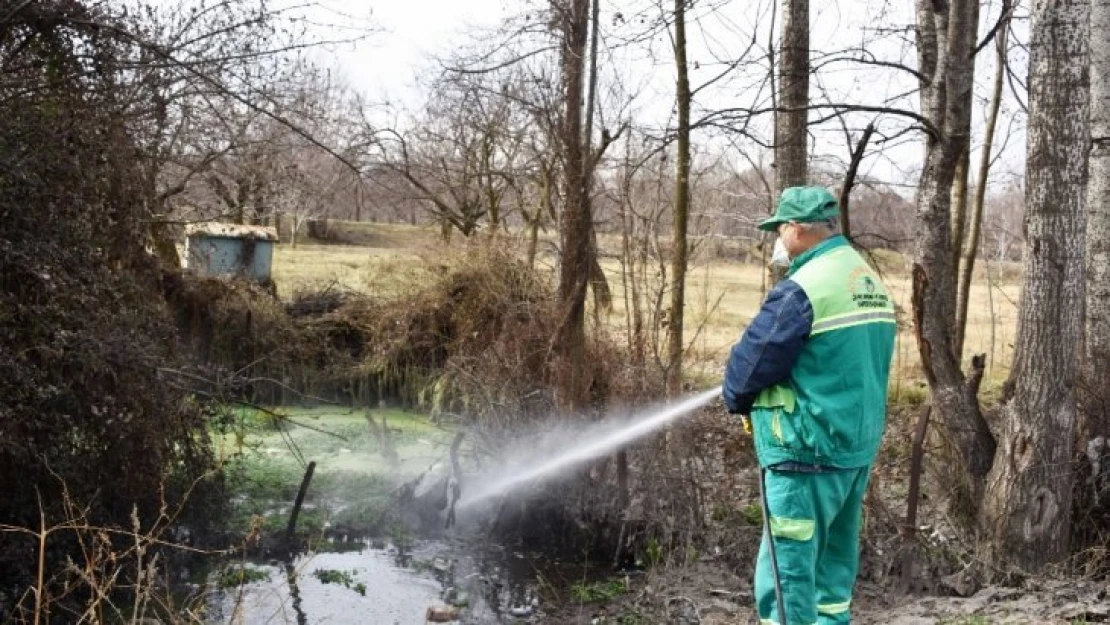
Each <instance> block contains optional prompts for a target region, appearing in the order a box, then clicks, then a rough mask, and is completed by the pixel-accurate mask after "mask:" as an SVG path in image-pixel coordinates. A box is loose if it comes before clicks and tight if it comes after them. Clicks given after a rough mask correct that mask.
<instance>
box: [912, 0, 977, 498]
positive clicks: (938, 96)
mask: <svg viewBox="0 0 1110 625" xmlns="http://www.w3.org/2000/svg"><path fill="white" fill-rule="evenodd" d="M973 5H975V2H974V1H973V0H953V1H952V2H951V3H947V4H945V3H934V2H932V1H931V0H918V2H917V21H918V24H917V32H918V66H919V68H920V71H921V75H922V80H921V109H922V114H923V115H924V116H925V117H926V118H927V119H929V121H930V122H931V124H932V128H933V129H932V131H931V132H930V134H929V137H928V139H927V142H926V152H925V164H924V168H923V169H922V172H921V181H920V183H919V185H918V191H917V198H916V203H917V211H918V216H919V217H920V219H921V224H922V233H921V236H920V237H919V238H918V240H917V245H916V249H915V252H914V257H915V261H914V267H913V312H914V332H915V337H916V339H917V345H918V352H919V353H920V356H921V364H922V368H923V370H924V373H925V378H926V380H927V381H928V383H929V388H930V390H931V391H932V402H933V406H934V407H935V408H936V411H937V413H938V414H937V416H938V417H939V419H938V420H939V422H940V423H941V424H942V425H943V426H944V429H945V430H946V431H947V433H948V435H949V436H948V437H947V440H950V441H951V442H952V444H953V445H954V446H955V448H956V450H957V456H958V457H957V458H954V460H957V461H959V462H962V463H963V466H962V470H963V476H964V477H966V478H969V480H968V482H967V483H965V484H962V486H964V488H961V489H959V491H958V494H959V495H961V496H960V497H957V500H956V501H955V503H956V504H957V505H956V508H957V510H956V511H960V512H962V513H963V516H964V517H965V520H971V519H973V518H974V512H975V507H976V504H977V502H978V500H979V498H980V495H981V493H982V488H983V482H984V480H985V478H986V475H987V473H988V472H989V471H990V466H991V462H992V460H993V458H994V449H995V442H994V438H993V436H992V435H991V432H990V428H989V427H988V426H987V423H986V420H985V419H984V418H983V415H982V412H981V411H980V409H979V402H978V398H976V397H975V396H974V395H972V394H971V393H969V392H968V387H967V386H966V384H965V379H964V374H963V371H962V370H961V368H960V362H959V359H958V358H956V353H955V349H954V340H953V339H954V336H953V333H952V331H951V327H952V320H953V319H954V318H955V309H956V275H955V273H956V272H955V268H954V267H953V266H952V238H951V237H952V232H951V228H952V224H951V218H952V214H951V213H952V183H953V181H954V179H955V175H956V168H957V164H958V162H959V159H960V155H961V154H962V153H963V151H964V149H965V146H966V145H967V144H968V135H967V134H966V129H967V128H969V125H968V124H967V123H965V121H964V120H966V119H969V118H970V116H971V106H970V104H971V102H970V99H969V98H968V97H967V94H968V93H969V92H970V90H971V88H972V78H973V76H972V71H973V65H974V64H973V63H971V62H970V61H969V59H970V58H971V51H972V50H973V48H974V42H975V35H976V26H977V24H976V22H975V21H974V20H972V16H973V15H976V14H977V11H978V8H977V6H973ZM953 477H955V476H953ZM961 500H962V501H961ZM960 504H964V505H965V506H966V508H965V509H963V510H959V509H960V508H962V507H964V505H960Z"/></svg>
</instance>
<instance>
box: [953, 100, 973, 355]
mask: <svg viewBox="0 0 1110 625" xmlns="http://www.w3.org/2000/svg"><path fill="white" fill-rule="evenodd" d="M967 97H968V104H967V106H968V111H970V110H971V92H970V91H968V93H967ZM967 123H968V127H967V129H966V131H963V132H962V133H961V134H965V135H967V136H968V137H969V138H970V137H971V116H970V115H968V117H967ZM970 166H971V145H970V141H969V142H968V145H965V146H964V149H963V153H962V154H960V160H958V161H956V175H955V177H954V179H953V180H952V272H953V273H952V275H954V276H958V275H959V273H960V254H961V252H962V251H963V242H964V228H965V226H966V225H967V191H968V188H967V187H968V184H967V179H968V175H969V174H970V169H971V167H970ZM956 332H957V334H958V333H959V328H957V330H956ZM957 343H958V342H957ZM956 357H957V358H959V357H960V350H958V349H957V350H956Z"/></svg>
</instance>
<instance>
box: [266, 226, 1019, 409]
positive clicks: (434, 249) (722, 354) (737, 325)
mask: <svg viewBox="0 0 1110 625" xmlns="http://www.w3.org/2000/svg"><path fill="white" fill-rule="evenodd" d="M351 227H354V225H353V224H352V225H351ZM357 227H358V228H359V229H364V230H366V231H367V232H368V233H370V236H367V237H366V238H367V239H369V240H370V241H372V243H371V244H367V245H336V244H329V245H318V244H301V245H298V246H297V247H296V248H293V247H292V246H290V245H288V244H282V245H279V246H278V248H277V251H276V254H275V259H274V279H275V281H276V283H277V286H278V293H279V295H280V296H281V297H283V298H288V297H290V296H291V295H292V294H293V293H295V292H296V291H298V290H300V289H306V288H321V287H324V286H327V285H329V284H335V285H336V286H338V287H342V288H346V289H351V290H356V291H362V292H369V293H380V294H382V295H385V296H388V295H389V294H390V292H392V291H394V290H399V289H405V288H408V287H411V286H412V285H413V283H414V282H416V281H419V280H421V279H422V276H426V275H428V274H427V270H428V269H429V268H436V267H442V266H443V265H444V264H446V263H450V262H451V258H452V255H453V254H454V253H455V251H457V250H458V249H459V248H460V247H461V246H462V245H463V243H462V240H461V239H457V240H455V241H453V242H451V243H449V244H445V243H443V242H442V241H441V240H440V239H439V238H438V231H437V230H433V229H429V228H421V227H414V226H405V225H395V224H389V225H385V224H359V225H358V226H357ZM498 244H499V245H510V246H519V248H520V250H521V252H522V253H523V250H524V247H525V246H524V243H523V242H522V241H520V240H519V239H517V238H514V237H511V236H508V237H504V238H502V239H501V240H499V242H498ZM601 245H602V247H603V248H605V247H606V246H607V245H609V242H608V241H606V240H605V239H604V238H602V239H601ZM545 247H546V249H547V251H548V252H549V251H550V249H551V247H550V246H545V245H542V244H541V253H542V252H543V251H544V249H545ZM879 258H880V259H881V265H882V267H883V275H884V278H885V281H886V283H887V285H888V286H889V288H890V289H891V290H892V292H893V293H894V296H895V299H896V301H897V303H898V305H899V306H901V307H902V309H903V311H904V313H905V314H904V318H903V323H902V326H901V331H900V332H899V338H898V346H897V353H896V362H895V369H896V375H895V376H894V381H893V382H892V385H893V387H894V388H893V390H894V391H895V392H896V393H897V395H898V396H899V397H901V398H904V399H909V400H911V401H912V400H914V399H915V398H916V397H920V396H921V393H922V391H921V390H920V380H921V375H920V365H919V362H918V356H917V348H916V345H915V344H914V342H913V336H912V332H911V328H910V323H909V307H910V300H909V296H910V280H909V260H908V259H906V258H904V257H901V256H898V255H895V254H890V253H883V254H882V255H881V256H880V257H879ZM537 264H538V267H539V268H540V270H541V271H545V272H547V273H549V274H551V275H554V271H553V266H552V259H551V258H550V255H548V256H542V257H541V259H540V260H539V261H538V263H537ZM603 267H604V269H605V271H606V272H607V274H608V275H609V279H610V287H611V289H612V292H613V308H612V310H611V311H609V312H608V314H607V315H606V316H605V318H604V322H605V323H606V324H607V325H608V326H609V327H610V328H612V329H613V330H614V331H616V332H620V333H623V332H625V328H626V304H625V298H624V295H623V294H624V284H623V279H622V273H621V269H620V265H619V263H618V262H617V261H615V260H608V261H606V262H604V263H603ZM991 273H992V274H993V275H992V278H991V279H990V280H988V278H987V272H986V271H985V267H984V265H983V263H982V262H981V263H980V269H979V271H978V275H977V277H976V282H975V284H974V286H973V288H972V294H971V302H970V305H969V315H968V316H969V320H968V329H967V348H966V350H965V353H966V354H971V353H986V354H988V355H989V358H988V363H989V364H988V367H989V368H988V372H987V383H986V384H985V385H984V392H985V393H988V394H990V393H992V392H993V391H995V390H997V387H998V386H999V384H1000V382H1001V381H1002V380H1003V379H1005V377H1006V375H1007V374H1008V373H1009V363H1010V360H1011V358H1012V352H1013V342H1014V334H1015V330H1016V325H1017V324H1016V322H1017V301H1018V291H1019V285H1018V279H1017V277H1016V275H1017V273H1016V268H1015V267H1014V266H1013V265H1012V264H1008V265H1006V266H999V265H998V264H997V263H992V264H991ZM999 274H1003V275H1004V276H1005V277H1004V278H1003V279H999V278H998V275H999ZM762 284H763V269H762V268H761V267H758V266H756V265H751V264H743V263H739V262H734V261H726V260H720V259H710V260H705V259H694V261H693V262H692V265H691V268H690V273H689V275H688V281H687V287H686V294H687V298H686V328H685V332H686V336H687V341H688V342H689V343H690V353H689V357H688V362H689V366H690V369H689V373H690V375H691V376H692V377H693V378H695V379H698V380H704V381H705V382H706V383H709V382H710V381H712V380H719V379H720V376H721V373H722V369H723V364H724V361H725V358H726V357H727V354H728V350H729V347H731V345H732V344H733V343H734V342H735V341H736V340H737V338H738V337H739V336H740V333H741V332H742V331H743V328H744V327H745V326H746V325H747V323H748V322H749V321H750V320H751V318H752V316H753V315H754V314H755V313H756V312H757V311H758V309H759V304H760V301H761V299H762ZM664 301H666V300H665V299H664ZM915 396H916V397H915Z"/></svg>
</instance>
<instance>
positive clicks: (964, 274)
mask: <svg viewBox="0 0 1110 625" xmlns="http://www.w3.org/2000/svg"><path fill="white" fill-rule="evenodd" d="M1002 11H1003V15H1002V17H1001V18H999V21H1000V23H1001V25H1000V26H999V28H998V32H997V33H996V34H995V37H996V39H995V50H996V53H995V69H994V85H993V86H992V92H991V101H990V109H989V110H988V111H987V127H986V130H985V132H986V135H985V136H984V138H983V147H982V152H981V153H980V154H979V174H978V176H977V177H976V179H975V198H974V200H973V203H972V205H971V223H970V224H968V231H967V242H966V245H964V248H963V263H962V264H961V265H960V278H959V284H958V285H957V287H956V293H957V301H956V357H957V358H960V359H961V360H962V359H963V353H964V338H965V336H966V334H967V304H968V301H969V300H970V299H971V278H972V276H973V275H974V274H975V259H976V256H978V254H979V237H980V233H981V230H982V225H983V206H984V204H985V201H986V197H987V179H988V178H989V177H990V169H991V149H992V148H993V147H994V131H995V128H996V127H997V126H998V108H999V105H1000V104H1001V103H1002V79H1003V77H1004V75H1005V73H1006V43H1007V41H1006V39H1007V33H1008V31H1009V24H1010V18H1009V11H1010V6H1009V2H1004V3H1003V5H1002Z"/></svg>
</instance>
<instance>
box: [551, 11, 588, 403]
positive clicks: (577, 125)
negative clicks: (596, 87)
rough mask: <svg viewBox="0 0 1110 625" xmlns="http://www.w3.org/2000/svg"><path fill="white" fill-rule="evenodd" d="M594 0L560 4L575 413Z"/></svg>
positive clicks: (582, 336) (568, 383) (566, 281)
mask: <svg viewBox="0 0 1110 625" xmlns="http://www.w3.org/2000/svg"><path fill="white" fill-rule="evenodd" d="M589 8H590V0H566V1H565V2H562V3H560V4H559V5H557V6H556V7H555V11H556V19H557V21H558V26H559V28H560V29H561V31H562V42H561V60H560V65H561V69H562V83H563V84H562V88H563V98H564V100H563V119H562V123H561V127H560V128H559V141H560V143H561V148H562V153H563V167H564V170H563V185H564V186H563V188H564V201H563V212H562V218H561V219H560V220H559V225H560V243H561V246H562V258H561V259H560V262H559V289H558V315H559V324H558V327H557V329H556V332H555V336H554V337H553V342H554V343H553V348H554V349H553V351H554V355H555V362H554V363H553V364H554V367H555V377H556V386H557V388H558V401H559V404H560V406H561V407H562V408H564V409H565V410H568V411H570V412H574V411H576V410H578V409H580V408H582V407H583V406H584V404H585V399H586V382H587V379H586V376H585V375H584V368H585V367H584V366H583V364H584V360H585V349H586V329H585V301H586V287H587V285H588V284H589V278H590V227H591V223H590V212H589V205H588V204H587V202H586V196H585V191H586V188H585V185H584V180H585V171H586V167H585V162H584V161H585V158H584V157H585V153H584V151H583V148H582V101H583V95H584V94H583V77H584V74H585V60H586V34H587V25H588V20H589Z"/></svg>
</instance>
